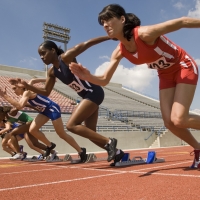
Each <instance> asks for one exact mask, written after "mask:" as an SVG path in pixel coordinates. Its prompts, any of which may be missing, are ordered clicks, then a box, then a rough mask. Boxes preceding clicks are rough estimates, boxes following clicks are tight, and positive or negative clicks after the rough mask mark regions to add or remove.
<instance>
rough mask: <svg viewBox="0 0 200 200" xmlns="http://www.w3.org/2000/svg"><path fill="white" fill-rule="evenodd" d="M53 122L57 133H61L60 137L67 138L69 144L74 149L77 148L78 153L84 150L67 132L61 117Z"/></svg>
mask: <svg viewBox="0 0 200 200" xmlns="http://www.w3.org/2000/svg"><path fill="white" fill-rule="evenodd" d="M52 124H53V126H54V128H55V131H56V133H57V134H58V135H59V137H60V138H62V139H63V140H65V141H66V142H67V143H68V144H69V145H71V146H72V147H73V148H74V149H76V150H77V152H78V153H80V152H82V149H81V148H80V146H79V145H78V144H77V142H76V141H75V140H74V138H73V137H72V136H70V135H69V134H67V133H66V132H65V129H64V126H63V122H62V119H61V117H60V118H58V119H56V120H53V121H52Z"/></svg>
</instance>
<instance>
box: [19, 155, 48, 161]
mask: <svg viewBox="0 0 200 200" xmlns="http://www.w3.org/2000/svg"><path fill="white" fill-rule="evenodd" d="M23 161H25V162H38V161H44V160H43V159H42V160H40V159H38V158H37V157H36V156H33V157H32V158H25V159H23Z"/></svg>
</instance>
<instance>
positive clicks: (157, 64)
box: [147, 57, 174, 70]
mask: <svg viewBox="0 0 200 200" xmlns="http://www.w3.org/2000/svg"><path fill="white" fill-rule="evenodd" d="M173 64H174V63H170V62H167V61H166V59H165V57H161V58H159V59H158V60H156V61H154V62H152V63H147V65H148V68H151V69H157V70H159V69H166V68H169V67H171V66H172V65H173Z"/></svg>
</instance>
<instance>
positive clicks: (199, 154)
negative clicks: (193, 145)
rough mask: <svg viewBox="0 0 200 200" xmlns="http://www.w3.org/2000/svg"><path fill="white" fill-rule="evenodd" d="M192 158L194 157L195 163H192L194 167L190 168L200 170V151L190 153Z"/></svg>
mask: <svg viewBox="0 0 200 200" xmlns="http://www.w3.org/2000/svg"><path fill="white" fill-rule="evenodd" d="M190 155H191V156H193V155H194V161H193V163H192V165H191V166H190V168H193V169H194V168H198V169H200V160H199V157H200V150H194V151H192V152H191V153H190Z"/></svg>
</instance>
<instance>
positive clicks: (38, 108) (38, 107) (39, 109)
mask: <svg viewBox="0 0 200 200" xmlns="http://www.w3.org/2000/svg"><path fill="white" fill-rule="evenodd" d="M35 108H36V109H37V110H38V111H39V112H44V110H45V108H44V107H41V106H35Z"/></svg>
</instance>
